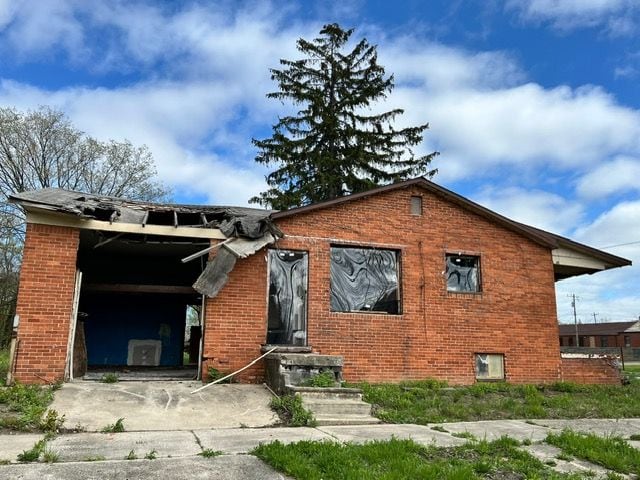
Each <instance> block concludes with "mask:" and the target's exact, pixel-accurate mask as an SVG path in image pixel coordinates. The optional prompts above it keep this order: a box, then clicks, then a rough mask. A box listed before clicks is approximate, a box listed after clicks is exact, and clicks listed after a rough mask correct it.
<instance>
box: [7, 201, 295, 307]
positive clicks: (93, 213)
mask: <svg viewBox="0 0 640 480" xmlns="http://www.w3.org/2000/svg"><path fill="white" fill-rule="evenodd" d="M9 200H10V201H12V202H14V203H16V204H18V205H20V206H21V207H22V208H23V209H24V210H25V212H26V213H27V222H30V223H41V224H47V225H58V226H68V227H74V228H80V229H89V230H99V231H111V232H117V233H120V234H123V233H138V234H145V235H162V236H173V237H186V238H206V239H210V240H215V239H219V240H224V242H222V243H220V244H218V245H217V246H218V247H219V251H218V253H217V255H216V256H215V258H214V259H213V260H211V261H210V262H208V264H207V267H206V268H205V270H204V271H203V272H202V274H201V275H200V277H199V278H198V280H197V281H196V283H195V284H194V285H193V288H194V289H195V290H196V291H198V292H199V293H202V294H205V295H207V296H209V297H213V296H215V295H217V293H218V292H219V291H220V289H221V288H222V287H223V286H224V285H225V284H226V282H227V281H228V273H229V272H230V271H231V269H233V266H234V265H235V263H236V260H237V259H238V258H245V257H248V256H250V255H253V254H254V253H256V252H257V251H258V250H260V249H261V248H263V247H265V246H266V245H268V244H271V243H274V242H275V241H276V240H277V239H278V238H281V237H282V236H283V234H282V232H281V231H280V230H279V229H278V228H277V227H276V226H275V225H274V224H273V222H272V221H271V217H270V215H271V213H272V212H271V211H269V210H260V209H255V208H243V207H219V206H199V205H198V206H196V205H173V204H161V203H150V202H142V201H131V200H125V199H121V198H115V197H106V196H100V195H91V194H87V193H82V192H74V191H69V190H62V189H56V188H46V189H42V190H35V191H29V192H22V193H17V194H14V195H11V196H10V197H9ZM208 250H209V249H207V252H206V253H208ZM194 258H197V255H196V256H194Z"/></svg>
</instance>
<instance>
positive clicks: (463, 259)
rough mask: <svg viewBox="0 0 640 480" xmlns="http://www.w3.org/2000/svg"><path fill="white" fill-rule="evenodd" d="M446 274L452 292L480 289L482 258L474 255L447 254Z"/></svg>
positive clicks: (448, 286) (448, 287)
mask: <svg viewBox="0 0 640 480" xmlns="http://www.w3.org/2000/svg"><path fill="white" fill-rule="evenodd" d="M446 263H447V265H446V269H445V276H446V278H447V290H449V291H450V292H479V291H480V271H479V270H480V259H479V258H478V257H476V256H472V255H453V254H447V255H446Z"/></svg>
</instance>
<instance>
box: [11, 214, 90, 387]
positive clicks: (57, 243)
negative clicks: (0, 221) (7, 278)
mask: <svg viewBox="0 0 640 480" xmlns="http://www.w3.org/2000/svg"><path fill="white" fill-rule="evenodd" d="M78 242H79V231H78V230H77V229H73V228H68V227H54V226H48V225H39V224H27V234H26V241H25V246H24V255H23V259H22V267H21V270H20V288H19V291H18V303H17V307H16V312H17V314H18V315H19V316H20V324H19V326H18V342H19V344H18V356H17V363H16V368H15V378H16V380H17V381H19V382H23V383H44V382H55V381H59V380H62V379H63V378H64V371H65V363H66V359H67V343H68V339H69V322H70V319H71V310H72V304H73V293H74V288H75V275H76V256H77V251H78Z"/></svg>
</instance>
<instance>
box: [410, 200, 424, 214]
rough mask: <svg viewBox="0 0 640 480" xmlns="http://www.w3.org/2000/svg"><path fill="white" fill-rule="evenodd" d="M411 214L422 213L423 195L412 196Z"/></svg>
mask: <svg viewBox="0 0 640 480" xmlns="http://www.w3.org/2000/svg"><path fill="white" fill-rule="evenodd" d="M411 215H418V216H419V215H422V197H417V196H416V197H411Z"/></svg>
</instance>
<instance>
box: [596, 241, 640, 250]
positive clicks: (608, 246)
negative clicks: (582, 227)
mask: <svg viewBox="0 0 640 480" xmlns="http://www.w3.org/2000/svg"><path fill="white" fill-rule="evenodd" d="M637 243H640V240H636V241H635V242H627V243H618V244H616V245H607V246H606V247H598V248H599V249H600V250H606V249H608V248H615V247H624V246H626V245H636V244H637Z"/></svg>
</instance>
